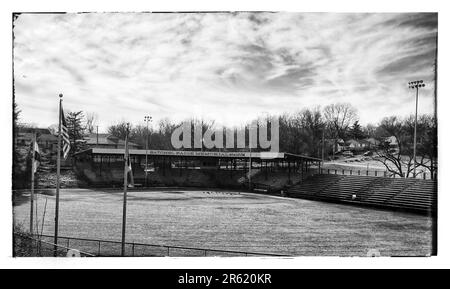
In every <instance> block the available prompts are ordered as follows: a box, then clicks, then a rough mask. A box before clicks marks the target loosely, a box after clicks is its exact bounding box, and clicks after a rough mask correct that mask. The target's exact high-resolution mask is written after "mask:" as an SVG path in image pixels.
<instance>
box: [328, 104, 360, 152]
mask: <svg viewBox="0 0 450 289" xmlns="http://www.w3.org/2000/svg"><path fill="white" fill-rule="evenodd" d="M323 116H324V118H325V122H326V125H327V126H328V129H329V130H330V133H331V135H332V138H333V139H334V147H333V154H334V152H335V149H336V146H337V140H338V138H344V137H345V135H346V133H347V131H348V129H349V127H350V125H351V124H353V123H354V122H355V121H356V120H358V112H357V110H356V108H354V107H353V106H352V105H351V104H350V103H336V104H330V105H327V106H325V108H324V109H323Z"/></svg>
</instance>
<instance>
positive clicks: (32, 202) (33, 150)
mask: <svg viewBox="0 0 450 289" xmlns="http://www.w3.org/2000/svg"><path fill="white" fill-rule="evenodd" d="M35 144H36V132H33V146H32V148H31V150H32V153H31V193H30V234H31V235H33V215H34V212H33V209H34V207H33V206H34V169H35V168H34V161H35V160H34V158H35V151H36V146H35Z"/></svg>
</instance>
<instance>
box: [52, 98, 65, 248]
mask: <svg viewBox="0 0 450 289" xmlns="http://www.w3.org/2000/svg"><path fill="white" fill-rule="evenodd" d="M62 97H63V95H62V93H61V94H60V95H59V120H58V150H57V156H56V204H55V235H54V240H53V243H54V244H55V245H54V252H53V254H54V256H55V257H56V256H57V246H56V245H57V244H58V221H59V185H60V184H59V183H60V173H61V105H62Z"/></svg>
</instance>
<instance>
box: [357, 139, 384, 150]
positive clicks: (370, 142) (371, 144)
mask: <svg viewBox="0 0 450 289" xmlns="http://www.w3.org/2000/svg"><path fill="white" fill-rule="evenodd" d="M361 142H362V143H364V144H365V148H367V149H373V148H376V147H378V146H379V145H380V141H378V140H376V139H375V138H373V137H370V138H366V139H363V140H361Z"/></svg>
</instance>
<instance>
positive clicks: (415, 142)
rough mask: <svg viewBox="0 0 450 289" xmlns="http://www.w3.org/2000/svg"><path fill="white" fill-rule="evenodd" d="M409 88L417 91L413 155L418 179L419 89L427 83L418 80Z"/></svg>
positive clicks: (412, 82)
mask: <svg viewBox="0 0 450 289" xmlns="http://www.w3.org/2000/svg"><path fill="white" fill-rule="evenodd" d="M408 86H409V88H411V89H415V90H416V117H415V120H414V153H413V155H414V156H413V158H414V171H413V177H414V178H415V177H416V150H417V149H416V146H417V104H418V101H419V88H421V87H425V83H423V80H416V81H411V82H408Z"/></svg>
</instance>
